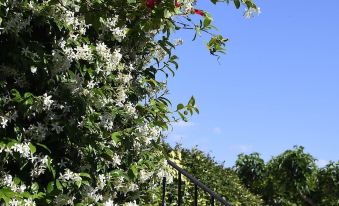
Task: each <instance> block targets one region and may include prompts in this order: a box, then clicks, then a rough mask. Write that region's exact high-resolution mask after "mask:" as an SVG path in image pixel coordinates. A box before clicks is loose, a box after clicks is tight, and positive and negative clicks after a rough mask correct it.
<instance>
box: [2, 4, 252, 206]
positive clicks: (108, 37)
mask: <svg viewBox="0 0 339 206" xmlns="http://www.w3.org/2000/svg"><path fill="white" fill-rule="evenodd" d="M212 2H213V3H217V1H214V0H213V1H212ZM227 2H228V1H227ZM247 2H248V1H242V3H243V5H244V6H245V7H246V8H247V9H251V8H252V9H254V8H255V5H254V4H253V5H252V4H248V3H247ZM177 3H179V4H180V6H177V5H176V4H175V3H174V2H173V1H148V0H146V1H144V0H128V1H125V0H107V1H102V0H93V1H80V0H74V1H73V0H60V1H59V0H48V1H37V0H24V1H17V0H2V1H0V51H1V52H0V74H1V75H0V160H1V161H0V204H1V205H2V204H3V203H5V204H7V205H25V206H27V205H116V204H118V205H136V204H140V205H145V204H157V203H158V201H159V200H158V199H156V198H154V197H153V194H155V193H156V192H157V191H158V189H159V187H158V186H159V183H160V179H161V177H162V176H163V175H164V174H166V175H167V174H168V168H167V166H166V164H165V162H164V158H165V154H164V152H163V151H164V148H163V143H162V142H163V131H165V130H167V129H168V127H169V125H170V124H171V123H172V122H174V121H177V120H178V119H183V120H186V119H187V118H188V117H189V116H190V115H192V114H193V113H195V112H198V109H197V107H196V105H195V99H194V98H193V97H192V98H191V99H190V100H189V101H188V103H187V104H186V105H184V104H179V105H178V106H177V110H176V111H174V112H172V111H171V110H170V107H171V102H170V101H169V100H168V99H167V98H166V94H167V89H166V84H167V78H168V77H169V76H170V74H171V75H174V73H175V70H176V69H177V68H178V63H177V59H178V57H177V56H176V55H174V54H173V50H174V48H175V47H176V46H177V45H176V44H175V43H173V42H171V40H170V39H171V34H172V33H173V32H174V31H175V30H180V29H186V28H188V27H190V26H191V27H192V28H194V29H195V31H196V34H197V33H199V34H200V33H205V34H209V35H211V41H210V42H209V43H208V49H209V50H210V52H211V53H212V54H214V55H217V54H218V53H220V52H222V51H223V50H224V46H225V41H226V39H225V38H223V37H222V36H220V35H215V34H212V33H211V32H210V30H212V29H213V28H214V27H213V26H212V17H211V16H210V15H207V12H206V14H205V13H204V12H202V13H201V12H200V15H202V16H201V17H199V18H200V20H199V19H198V22H195V21H193V20H192V19H191V18H190V16H191V15H195V14H196V13H197V12H196V11H197V10H196V9H195V1H191V0H178V1H177ZM237 7H239V6H238V5H237ZM197 14H198V13H197ZM193 35H194V34H193ZM160 74H164V76H165V77H166V78H165V80H164V78H159V76H160Z"/></svg>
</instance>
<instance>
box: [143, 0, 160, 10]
mask: <svg viewBox="0 0 339 206" xmlns="http://www.w3.org/2000/svg"><path fill="white" fill-rule="evenodd" d="M145 3H146V6H147V7H148V8H150V9H153V8H154V6H155V4H156V3H157V0H145Z"/></svg>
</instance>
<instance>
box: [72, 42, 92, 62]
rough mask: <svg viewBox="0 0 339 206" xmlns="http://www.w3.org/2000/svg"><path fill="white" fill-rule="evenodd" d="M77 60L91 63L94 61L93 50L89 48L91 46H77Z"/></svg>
mask: <svg viewBox="0 0 339 206" xmlns="http://www.w3.org/2000/svg"><path fill="white" fill-rule="evenodd" d="M75 51H76V53H75V59H76V60H80V59H83V60H87V61H91V60H92V59H93V55H92V50H91V48H89V46H88V45H87V44H83V45H82V46H77V47H76V48H75Z"/></svg>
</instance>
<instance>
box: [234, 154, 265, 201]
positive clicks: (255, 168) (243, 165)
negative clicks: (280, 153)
mask: <svg viewBox="0 0 339 206" xmlns="http://www.w3.org/2000/svg"><path fill="white" fill-rule="evenodd" d="M234 169H235V172H236V173H237V174H238V176H239V178H240V180H241V181H242V183H243V184H244V185H245V186H246V187H247V188H249V190H250V191H251V192H253V193H254V194H262V192H263V187H264V181H265V178H266V165H265V162H264V160H263V159H261V158H260V154H259V153H252V154H249V155H245V154H243V153H242V154H239V155H238V159H237V161H236V163H235V167H234Z"/></svg>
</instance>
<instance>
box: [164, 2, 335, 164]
mask: <svg viewBox="0 0 339 206" xmlns="http://www.w3.org/2000/svg"><path fill="white" fill-rule="evenodd" d="M200 1H201V2H205V1H204V0H200ZM207 2H208V1H206V3H203V4H200V5H199V8H200V9H205V10H207V11H209V12H210V13H212V14H213V17H214V25H216V26H217V27H218V28H219V32H220V33H222V34H223V35H224V36H225V37H228V38H229V39H230V41H229V43H228V44H227V54H226V55H223V56H222V57H221V58H220V60H219V62H218V61H217V59H216V58H215V57H212V56H209V54H208V51H207V49H206V48H205V45H204V44H203V41H204V40H203V39H198V40H197V41H195V42H192V41H191V39H192V33H190V32H189V31H185V32H180V33H177V34H176V35H177V36H179V37H182V38H183V39H184V45H183V46H181V47H179V48H178V49H177V50H176V53H177V55H178V56H179V57H180V60H179V63H180V69H179V70H178V72H177V74H176V76H175V77H174V78H172V79H171V80H170V81H169V90H170V95H169V98H170V99H171V100H172V102H173V104H174V105H176V104H177V103H179V102H187V100H188V99H189V97H190V96H191V95H194V96H195V98H196V101H197V105H198V107H199V109H200V114H199V115H195V116H193V117H192V118H191V119H190V121H189V122H188V123H183V122H179V123H177V124H175V125H174V129H173V131H172V132H171V133H170V135H169V137H168V138H167V141H168V142H170V143H171V144H173V143H174V142H180V143H182V144H183V145H184V146H185V147H188V148H190V147H192V146H194V145H198V147H199V148H200V149H202V150H203V151H206V152H211V153H212V154H213V155H214V156H215V158H216V160H218V161H226V165H227V166H232V165H233V164H234V161H235V160H236V157H237V154H239V153H241V152H244V153H251V152H259V153H260V154H262V157H263V158H264V159H265V160H269V159H270V158H271V157H272V156H276V155H278V154H280V153H281V152H283V151H285V150H287V149H291V148H293V145H302V146H304V147H305V150H306V152H309V153H311V154H312V155H313V156H314V157H316V158H317V159H318V160H319V163H318V164H319V165H323V164H324V163H326V162H327V161H329V160H335V161H338V160H339V151H338V150H339V149H338V148H339V12H338V11H337V8H339V1H338V0H328V1H326V2H321V1H306V0H299V1H292V0H285V1H264V0H259V1H256V2H257V5H258V6H259V7H260V8H261V10H262V13H261V14H260V15H259V16H257V17H255V18H253V19H250V20H248V19H245V18H244V17H243V11H244V9H243V8H241V9H239V10H236V9H235V8H234V6H233V5H229V6H226V5H224V4H219V5H217V6H213V5H212V4H210V3H207Z"/></svg>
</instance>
